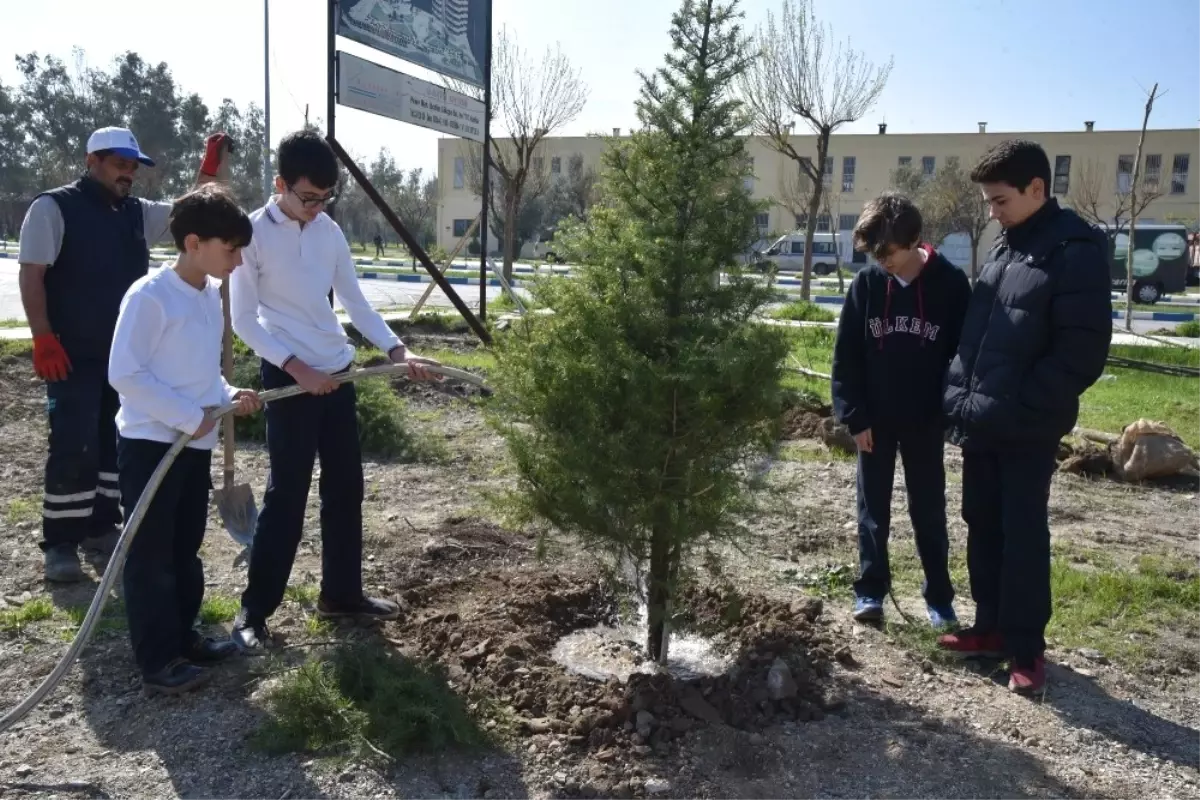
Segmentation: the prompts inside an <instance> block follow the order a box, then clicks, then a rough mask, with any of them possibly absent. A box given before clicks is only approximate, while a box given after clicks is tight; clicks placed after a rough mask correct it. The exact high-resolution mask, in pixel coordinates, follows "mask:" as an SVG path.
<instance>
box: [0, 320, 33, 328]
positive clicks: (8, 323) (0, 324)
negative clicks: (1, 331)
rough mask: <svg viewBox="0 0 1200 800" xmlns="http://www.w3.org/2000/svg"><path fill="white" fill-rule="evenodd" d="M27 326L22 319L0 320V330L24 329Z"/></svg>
mask: <svg viewBox="0 0 1200 800" xmlns="http://www.w3.org/2000/svg"><path fill="white" fill-rule="evenodd" d="M28 325H29V323H28V322H26V321H25V320H23V319H12V318H9V319H0V328H24V327H27V326H28Z"/></svg>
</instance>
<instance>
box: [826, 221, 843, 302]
mask: <svg viewBox="0 0 1200 800" xmlns="http://www.w3.org/2000/svg"><path fill="white" fill-rule="evenodd" d="M838 216H839V217H840V216H841V215H840V214H839V215H838ZM829 222H830V225H831V227H832V228H833V253H834V255H833V268H834V269H836V270H837V276H838V294H840V295H842V296H843V297H845V296H846V280H845V278H843V277H842V248H841V247H840V246H839V245H840V244H841V243H840V242H838V226H837V225H835V224H833V214H832V213H830V215H829Z"/></svg>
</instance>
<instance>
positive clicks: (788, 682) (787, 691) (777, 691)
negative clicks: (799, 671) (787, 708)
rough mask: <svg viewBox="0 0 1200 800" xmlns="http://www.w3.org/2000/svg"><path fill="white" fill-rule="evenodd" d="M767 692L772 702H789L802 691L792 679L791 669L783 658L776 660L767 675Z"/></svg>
mask: <svg viewBox="0 0 1200 800" xmlns="http://www.w3.org/2000/svg"><path fill="white" fill-rule="evenodd" d="M767 691H768V692H770V694H771V699H772V700H776V701H778V700H789V699H791V698H793V697H795V696H796V694H797V693H798V692H799V691H800V690H799V688H798V687H797V686H796V680H795V678H793V677H792V670H791V667H789V666H788V665H787V662H786V661H784V660H783V659H782V658H777V659H775V663H773V664H772V665H771V669H770V671H769V672H768V673H767Z"/></svg>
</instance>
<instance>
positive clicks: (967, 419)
mask: <svg viewBox="0 0 1200 800" xmlns="http://www.w3.org/2000/svg"><path fill="white" fill-rule="evenodd" d="M1107 256H1108V246H1107V241H1106V239H1105V237H1104V235H1103V234H1102V233H1101V232H1100V231H1099V229H1097V228H1094V227H1092V226H1091V225H1088V224H1087V223H1086V222H1084V221H1083V220H1082V219H1081V218H1080V217H1079V216H1078V215H1077V214H1076V213H1075V212H1073V211H1070V210H1068V209H1064V208H1061V207H1060V206H1059V205H1058V202H1057V201H1055V200H1053V199H1051V200H1048V201H1047V202H1046V204H1045V205H1044V206H1043V207H1042V208H1041V209H1039V210H1038V211H1037V212H1036V213H1034V215H1033V216H1031V217H1030V218H1029V219H1028V220H1026V221H1025V222H1023V223H1021V224H1020V225H1017V226H1015V227H1013V228H1010V229H1008V230H1006V231H1004V232H1002V233H1001V234H1000V236H999V237H997V240H996V243H995V245H993V247H992V250H991V252H990V254H989V256H988V260H987V263H986V264H985V265H984V267H983V270H982V272H981V273H980V276H979V280H978V281H977V282H976V284H975V289H974V291H973V292H972V295H971V303H970V305H969V307H968V308H967V318H966V321H965V322H964V323H963V330H962V337H961V338H960V340H959V347H958V355H956V356H955V357H954V360H953V361H952V362H951V363H950V369H949V371H948V373H947V381H946V382H947V386H946V394H945V403H944V410H945V412H946V414H947V416H948V417H949V426H950V432H951V433H950V440H951V441H952V442H953V443H955V444H958V445H960V446H962V447H965V448H971V449H1006V448H1023V447H1027V446H1029V445H1038V444H1046V445H1049V444H1052V443H1055V442H1057V441H1058V440H1059V439H1060V438H1062V436H1064V435H1065V434H1066V433H1068V432H1069V431H1070V430H1071V428H1072V427H1074V425H1075V422H1076V420H1077V419H1078V416H1079V396H1080V395H1082V394H1083V393H1084V392H1085V391H1086V390H1087V388H1088V387H1089V386H1091V385H1092V384H1093V383H1095V382H1096V380H1098V379H1099V377H1100V375H1101V373H1102V372H1103V371H1104V362H1105V360H1106V359H1107V358H1108V348H1109V344H1110V342H1111V340H1112V297H1111V291H1112V289H1111V283H1110V277H1109V269H1108V257H1107Z"/></svg>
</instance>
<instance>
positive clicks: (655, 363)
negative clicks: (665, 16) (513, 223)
mask: <svg viewBox="0 0 1200 800" xmlns="http://www.w3.org/2000/svg"><path fill="white" fill-rule="evenodd" d="M735 7H736V2H735V3H731V4H727V5H726V4H718V3H716V2H713V0H685V2H684V3H683V7H682V8H681V9H680V11H679V12H678V13H676V14H675V15H674V17H673V18H672V24H671V41H672V45H673V46H672V50H671V52H670V53H669V54H668V55H667V57H666V66H665V67H663V68H661V69H659V70H658V71H657V72H656V73H655V74H654V75H652V76H647V75H645V74H641V76H640V77H641V78H642V82H643V86H642V89H641V93H640V98H639V100H638V101H637V113H638V118H639V120H640V121H641V130H638V131H637V132H635V133H633V134H632V136H631V137H630V138H629V140H628V141H626V142H624V143H619V142H614V143H613V144H612V145H611V146H610V148H609V149H608V150H607V151H606V153H605V156H604V161H603V167H604V168H603V174H602V178H601V183H600V191H599V197H600V200H599V202H598V204H597V205H596V206H595V207H594V208H593V209H592V212H591V215H590V217H589V220H588V222H587V223H586V224H582V225H579V224H577V225H574V226H567V227H568V228H570V230H569V231H568V232H567V233H566V234H564V233H562V229H561V228H560V233H559V235H558V236H559V237H563V238H566V239H567V240H568V242H569V245H570V247H571V252H574V253H576V254H578V255H579V256H580V257H581V258H583V259H584V260H586V262H587V263H588V264H589V265H590V266H588V267H586V268H583V269H581V270H580V271H579V273H578V275H577V277H575V278H573V279H564V280H557V281H550V282H546V283H543V284H540V285H539V286H538V287H536V288H535V289H534V295H535V297H536V299H537V300H538V301H539V302H541V303H542V304H543V305H545V306H547V307H549V308H551V309H553V311H554V314H553V315H550V316H546V317H539V318H538V319H537V320H536V321H535V322H532V323H531V324H530V325H529V326H528V328H527V329H525V330H524V331H518V332H515V333H514V334H513V335H511V336H510V337H508V339H507V341H505V342H504V343H503V344H502V345H500V368H499V370H498V374H497V376H496V389H497V394H496V403H495V404H494V408H495V409H496V411H497V417H496V418H497V420H498V421H499V424H500V428H501V430H502V431H503V433H504V434H505V437H506V439H507V442H508V447H509V450H510V452H511V454H512V456H513V458H514V461H515V464H516V467H517V470H518V475H519V479H520V488H519V490H518V492H517V493H516V499H517V500H518V501H519V502H520V503H522V504H523V505H524V507H525V508H526V509H527V510H528V511H530V512H532V513H533V515H535V516H537V517H540V518H542V519H543V520H545V521H548V522H549V523H551V524H552V525H554V526H556V527H557V528H558V529H560V530H562V531H565V532H569V533H572V534H575V535H577V536H578V537H580V538H581V539H582V540H583V541H584V542H585V543H586V544H588V545H589V546H592V547H595V548H596V549H599V550H603V551H606V552H607V553H609V554H610V555H612V556H614V557H616V558H618V559H621V560H625V561H632V562H633V563H635V564H637V565H638V566H639V570H640V569H641V568H644V567H646V566H647V565H648V567H649V569H648V578H647V594H648V598H647V605H648V609H649V630H648V631H647V650H648V653H649V655H650V656H651V657H653V658H656V659H658V660H660V661H665V660H666V656H667V644H668V636H669V627H668V624H667V622H668V620H669V618H670V614H671V599H672V596H673V591H674V587H675V580H676V577H677V575H678V573H679V567H680V563H681V560H682V559H683V557H684V555H685V553H686V551H687V549H688V547H689V545H692V544H694V543H696V542H697V541H698V540H701V539H704V538H706V537H717V536H724V535H732V534H734V533H735V531H736V515H737V513H738V512H739V511H740V510H742V509H744V508H745V507H746V506H747V504H748V502H749V499H750V493H749V488H750V487H749V485H748V481H749V477H748V475H747V473H746V471H745V470H744V469H743V468H742V467H744V465H745V463H746V462H747V460H748V459H750V458H752V457H756V456H759V455H761V453H762V452H763V451H764V450H765V449H766V448H767V447H769V445H770V443H771V438H772V436H773V432H774V429H775V424H774V423H775V420H776V419H777V417H778V412H779V407H780V398H781V390H780V379H781V375H782V369H781V365H782V360H783V357H784V355H785V353H786V350H787V345H786V340H785V337H784V334H783V333H782V332H781V331H780V330H779V329H777V328H772V327H769V326H766V325H761V324H758V323H756V322H754V321H753V316H754V315H755V313H756V312H757V311H758V310H759V309H760V308H761V307H762V306H763V305H764V304H765V303H766V302H767V301H768V300H769V299H770V295H769V292H768V290H766V289H765V288H763V287H762V286H760V285H758V284H755V283H753V282H751V281H749V280H742V279H735V280H733V281H732V282H728V283H726V284H725V285H719V281H717V280H716V276H717V275H718V274H719V273H720V272H721V271H722V270H732V269H734V268H735V265H736V263H737V256H738V254H739V253H741V252H743V251H744V250H745V248H746V247H747V246H748V244H749V243H750V242H751V241H752V240H753V239H754V237H755V231H754V216H755V214H756V213H757V212H758V211H759V210H760V206H759V205H758V204H756V203H755V202H754V201H752V200H751V199H750V197H749V195H748V193H747V192H746V190H745V188H744V184H743V181H744V178H745V177H747V176H748V174H749V173H748V167H749V159H748V157H747V156H746V152H745V143H744V140H743V139H742V138H739V136H738V132H739V131H740V130H742V129H744V127H745V119H744V118H743V115H742V109H741V106H740V104H739V103H738V102H737V101H736V100H735V99H733V97H732V95H731V92H730V89H731V87H732V86H733V85H734V81H735V79H736V78H737V76H738V75H739V74H741V72H742V71H743V70H744V69H745V67H746V59H747V57H748V55H747V52H746V48H745V44H744V40H743V37H742V34H741V31H740V29H739V27H738V26H737V24H736V20H737V18H738V17H739V14H738V13H737V12H736V10H735ZM557 238H558V237H556V239H557Z"/></svg>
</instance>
